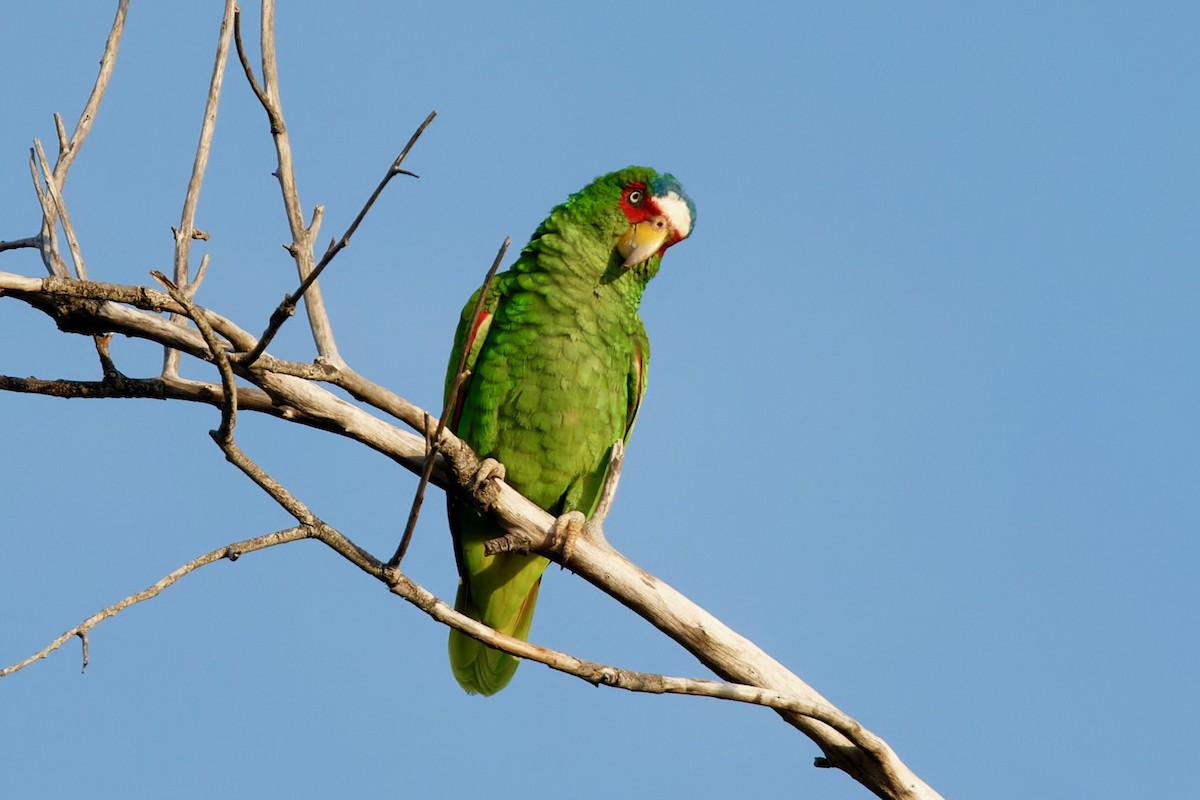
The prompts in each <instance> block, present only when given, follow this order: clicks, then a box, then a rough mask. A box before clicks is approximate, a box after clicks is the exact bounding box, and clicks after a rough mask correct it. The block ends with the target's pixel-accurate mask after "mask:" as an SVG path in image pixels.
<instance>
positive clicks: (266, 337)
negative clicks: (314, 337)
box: [243, 111, 437, 366]
mask: <svg viewBox="0 0 1200 800" xmlns="http://www.w3.org/2000/svg"><path fill="white" fill-rule="evenodd" d="M436 116H437V112H436V111H430V112H429V116H427V117H426V118H425V121H424V122H422V123H421V125H420V127H418V128H417V130H416V131H415V132H414V133H413V135H412V136H411V137H410V138H409V140H408V144H406V145H404V149H403V150H401V151H400V155H398V156H396V160H395V161H393V162H392V165H391V166H390V167H388V171H387V173H386V174H385V175H384V176H383V180H381V181H380V182H379V185H378V186H376V187H375V191H373V192H371V196H370V197H368V198H367V202H366V203H364V204H363V207H362V209H361V210H359V212H358V216H356V217H355V218H354V221H353V222H351V223H350V227H349V228H347V229H346V232H345V233H343V234H342V238H340V239H336V240H333V241H330V243H329V247H328V248H326V250H325V255H323V256H322V257H321V260H320V261H319V262H318V263H317V265H316V266H315V267H313V270H312V272H310V273H309V274H308V275H307V276H306V277H304V278H303V279H302V280H301V281H300V285H299V286H298V287H297V288H296V291H294V292H292V293H291V294H288V295H285V296H284V298H283V301H282V302H280V304H279V305H278V306H277V307H276V309H275V311H273V312H272V313H271V319H270V321H268V323H267V329H266V330H265V331H263V334H262V336H260V337H259V338H258V344H257V345H256V346H255V348H254V349H253V350H251V351H250V352H249V353H247V354H246V355H245V356H244V357H243V361H244V363H246V364H250V363H252V362H254V360H255V359H257V358H258V357H259V356H261V355H262V353H263V351H264V350H266V349H267V347H269V346H270V344H271V342H272V340H274V338H275V334H277V333H279V329H280V328H282V327H283V324H284V323H285V322H287V321H288V319H290V318H291V317H292V315H293V314H295V313H296V304H297V303H299V302H300V298H301V297H304V296H305V293H306V292H308V290H309V287H311V286H312V285H313V283H314V282H315V281H316V280H317V278H318V277H319V276H320V274H321V273H322V272H323V271H324V270H325V267H327V266H329V263H330V262H331V261H333V259H334V256H336V255H337V254H338V253H340V252H341V251H342V249H343V248H345V247H346V245H348V244H350V237H351V236H353V235H354V232H355V231H356V230H358V226H359V224H360V223H361V222H362V221H363V219H364V218H365V217H366V216H367V213H368V212H369V211H370V210H371V207H372V206H374V205H375V201H376V200H378V199H379V195H381V194H383V190H384V189H386V188H387V185H388V184H389V183H390V182H391V180H392V178H394V177H396V176H397V175H401V174H403V175H411V176H412V177H414V178H415V177H417V175H415V174H414V173H412V172H409V171H408V170H404V169H401V168H400V165H401V164H402V163H404V159H405V157H406V156H407V155H408V151H409V150H411V149H412V147H413V145H414V144H416V143H417V139H418V138H420V136H421V134H422V133H424V131H425V129H426V128H428V127H429V123H431V122H433V118H434V117H436ZM280 118H281V119H282V116H281V117H280ZM323 211H324V209H323V207H321V206H317V210H316V213H314V215H313V227H312V230H311V233H312V238H313V239H316V229H317V227H318V225H319V223H320V220H321V214H322V213H323ZM339 366H340V365H339Z"/></svg>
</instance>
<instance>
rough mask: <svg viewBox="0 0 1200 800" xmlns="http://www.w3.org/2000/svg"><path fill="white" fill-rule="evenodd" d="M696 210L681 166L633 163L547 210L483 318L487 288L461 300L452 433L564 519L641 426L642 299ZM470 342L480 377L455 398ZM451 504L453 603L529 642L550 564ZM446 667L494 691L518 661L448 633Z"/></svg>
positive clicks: (501, 277)
mask: <svg viewBox="0 0 1200 800" xmlns="http://www.w3.org/2000/svg"><path fill="white" fill-rule="evenodd" d="M695 216H696V210H695V206H694V205H693V204H692V201H691V199H689V198H688V196H687V195H686V194H684V191H683V188H682V187H681V186H680V185H679V182H678V181H676V180H675V178H674V177H672V176H671V175H668V174H662V175H660V174H658V173H657V172H655V171H654V170H652V169H650V168H648V167H628V168H626V169H623V170H620V171H619V172H614V173H612V174H610V175H605V176H603V177H600V178H597V179H596V180H595V181H593V182H592V183H591V184H590V185H589V186H587V187H586V188H585V189H583V190H582V191H580V192H578V193H577V194H574V195H571V196H570V197H569V198H568V199H567V201H566V202H565V203H563V204H562V205H560V206H558V207H557V208H555V209H554V210H553V211H551V212H550V216H549V217H547V218H546V220H545V221H544V222H543V223H542V224H541V225H540V226H538V229H537V230H536V231H535V232H534V234H533V238H532V240H530V242H529V244H528V245H526V246H525V249H524V250H522V251H521V255H520V257H519V258H518V259H517V261H516V263H515V264H513V266H512V268H511V269H509V270H508V271H506V272H502V273H500V274H498V275H497V276H496V277H495V279H494V280H493V281H492V283H491V285H490V286H489V288H488V292H487V297H486V298H485V299H484V302H483V305H482V307H481V311H480V312H479V314H478V316H475V317H474V318H472V316H473V312H474V311H475V306H476V303H477V301H478V297H479V291H478V290H477V291H476V292H475V294H474V295H473V296H472V297H471V299H470V300H469V301H468V302H467V304H466V306H465V307H464V308H463V312H462V318H461V320H460V321H459V324H458V330H457V331H456V332H455V335H454V349H453V351H452V352H451V354H450V365H449V368H448V370H447V374H446V403H447V404H450V403H454V409H453V412H452V414H451V417H450V427H451V430H453V431H454V432H455V433H456V434H457V435H458V436H459V437H460V438H462V439H463V440H464V441H465V442H466V443H467V444H469V445H470V446H471V447H472V448H473V449H474V450H475V452H476V453H478V454H479V456H480V457H481V458H487V457H490V458H495V459H497V460H498V461H500V463H502V464H503V465H504V466H505V468H506V470H507V475H506V480H507V481H508V483H509V484H511V485H512V486H513V488H515V489H517V490H518V491H520V492H521V493H522V494H524V495H525V496H526V497H528V498H529V499H530V500H532V501H533V502H534V503H537V504H538V505H539V506H541V507H542V508H544V509H546V510H547V511H548V512H550V513H551V514H554V515H555V516H559V515H562V514H565V513H566V512H568V511H580V512H582V513H583V515H584V516H586V517H590V516H591V514H592V512H593V511H594V510H595V507H596V503H597V502H598V500H599V494H600V490H601V488H602V486H603V484H604V479H605V475H606V471H607V468H608V458H609V454H610V452H611V449H612V446H613V444H614V443H615V442H616V441H617V440H622V441H625V440H627V439H628V437H629V432H630V431H631V430H632V429H633V422H634V419H635V418H636V416H637V411H638V406H639V404H640V403H641V400H642V394H643V393H644V392H645V390H646V365H647V362H648V361H649V359H650V342H649V340H648V339H647V338H646V329H645V327H644V326H643V325H642V320H641V318H640V317H638V304H639V303H640V302H641V299H642V292H643V291H645V289H646V283H647V282H648V281H649V280H650V279H651V278H653V277H654V275H655V273H657V272H658V268H659V266H660V264H661V262H662V255H663V252H664V251H665V250H666V249H667V248H668V247H670V246H671V245H673V244H675V243H676V242H679V241H681V240H683V239H684V238H686V237H687V236H688V234H690V233H691V232H692V223H693V220H694V219H695ZM464 351H465V352H466V354H467V357H466V369H468V370H470V377H469V378H468V379H467V381H466V382H465V384H464V386H463V387H462V389H461V391H460V392H459V393H458V397H457V398H455V397H451V396H450V395H451V393H452V391H453V385H454V380H455V374H456V371H457V369H458V364H459V360H460V357H461V356H462V353H463V352H464ZM447 511H448V515H449V519H450V530H451V533H452V534H453V537H454V547H455V557H456V559H457V561H458V572H459V576H460V580H459V584H458V595H457V598H456V600H455V603H454V607H455V608H456V609H457V610H458V611H460V612H462V613H463V614H466V615H467V616H470V617H471V618H473V619H476V620H479V621H480V622H483V623H484V624H486V625H489V626H491V627H492V628H495V629H496V630H498V631H502V632H503V633H507V634H509V635H511V636H516V637H519V638H521V639H527V638H528V636H529V624H530V622H531V621H532V619H533V607H534V603H535V602H536V601H537V595H538V587H539V586H540V585H541V580H542V572H543V570H545V569H546V565H547V564H548V563H549V562H548V561H547V560H546V559H545V558H542V557H541V556H538V555H533V554H523V553H501V554H498V555H494V556H488V555H485V554H484V543H485V542H486V541H488V540H489V539H494V538H496V537H499V536H503V535H504V532H503V530H501V529H500V527H499V526H498V525H496V523H495V522H494V521H492V520H491V519H489V518H487V517H485V516H483V515H482V514H480V513H479V511H477V510H476V509H475V508H474V507H473V506H471V505H470V504H469V503H467V502H465V501H463V500H461V499H459V498H456V497H454V496H453V495H450V496H449V497H448V500H447ZM450 665H451V667H452V668H453V669H454V677H455V678H457V679H458V682H459V683H460V684H461V685H462V687H463V688H464V689H466V690H467V691H468V692H470V693H475V692H478V693H480V694H485V695H490V694H495V693H496V692H498V691H500V690H501V689H503V688H504V687H505V686H506V685H507V684H508V682H509V681H510V680H511V679H512V676H513V673H514V672H515V671H516V669H517V659H516V658H514V657H512V656H510V655H506V654H504V653H501V652H499V651H497V650H494V649H492V648H490V647H486V646H485V645H483V644H480V643H479V642H477V641H476V640H474V639H472V638H471V637H469V636H466V635H464V634H461V633H459V632H458V631H455V630H451V631H450Z"/></svg>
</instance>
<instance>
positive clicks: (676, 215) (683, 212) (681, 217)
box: [654, 192, 692, 239]
mask: <svg viewBox="0 0 1200 800" xmlns="http://www.w3.org/2000/svg"><path fill="white" fill-rule="evenodd" d="M654 204H655V205H657V206H658V207H659V209H660V210H661V211H662V213H664V214H666V215H667V219H669V220H671V227H672V228H674V229H675V235H676V236H678V237H679V238H680V239H686V238H687V235H688V234H689V233H691V232H692V210H691V209H690V208H688V204H687V201H685V200H684V199H683V198H682V197H680V196H679V195H678V194H676V193H675V192H667V193H666V194H663V195H659V196H657V197H655V198H654Z"/></svg>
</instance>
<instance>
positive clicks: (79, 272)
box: [33, 139, 87, 281]
mask: <svg viewBox="0 0 1200 800" xmlns="http://www.w3.org/2000/svg"><path fill="white" fill-rule="evenodd" d="M33 149H34V152H35V153H36V154H37V160H38V165H39V166H40V167H41V170H42V180H43V181H45V184H46V191H47V192H48V193H49V195H50V198H51V199H52V200H53V201H54V207H55V209H56V211H57V212H58V220H59V221H60V222H61V223H62V226H63V232H64V233H65V234H66V235H67V248H68V249H69V250H70V251H71V261H72V262H73V263H74V264H75V277H76V278H78V279H79V280H81V281H86V280H87V268H86V267H84V265H83V255H82V254H81V253H80V252H79V240H78V239H76V238H75V228H74V226H72V225H71V217H70V215H69V214H67V201H66V200H64V199H63V196H62V192H60V191H59V189H58V185H57V184H56V182H55V178H54V174H53V173H52V172H51V171H50V163H49V162H48V161H47V160H46V152H45V151H44V150H42V143H41V141H40V140H38V139H34V140H33Z"/></svg>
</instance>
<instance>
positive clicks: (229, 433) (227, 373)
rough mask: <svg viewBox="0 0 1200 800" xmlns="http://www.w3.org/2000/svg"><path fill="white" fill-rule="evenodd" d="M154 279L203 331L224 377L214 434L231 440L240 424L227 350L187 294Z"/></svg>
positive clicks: (167, 280) (160, 276)
mask: <svg viewBox="0 0 1200 800" xmlns="http://www.w3.org/2000/svg"><path fill="white" fill-rule="evenodd" d="M150 274H151V275H152V276H154V279H155V280H156V281H158V282H159V283H161V284H162V285H163V286H165V287H166V289H167V293H168V294H169V295H171V299H172V300H174V301H175V302H176V303H179V304H180V305H181V306H183V307H184V310H185V313H186V314H187V316H188V317H189V318H191V320H192V322H194V323H196V328H197V329H198V330H199V331H200V335H201V336H203V337H204V342H205V344H207V345H208V352H209V354H210V355H211V356H212V360H213V361H214V362H216V365H217V372H219V373H220V375H221V389H222V390H223V396H222V398H221V425H220V427H219V428H218V429H217V430H216V431H215V432H214V434H215V435H217V436H219V437H220V440H219V442H220V441H232V439H233V426H234V425H235V424H236V423H237V395H238V388H237V381H236V380H234V377H233V368H232V367H231V366H230V364H229V356H227V355H226V354H225V348H223V347H222V346H221V343H220V342H219V341H217V334H216V333H214V332H213V329H212V326H211V325H209V324H208V320H207V319H206V318H205V316H204V314H202V313H201V312H200V311H199V309H197V307H196V305H195V304H194V303H192V301H191V299H190V298H189V297H188V296H187V292H185V291H183V289H181V288H179V287H178V286H176V285H175V283H174V282H173V281H172V280H171V279H170V278H168V277H167V276H166V275H163V274H162V273H161V272H159V271H158V270H154V271H152V272H151V273H150Z"/></svg>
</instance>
